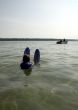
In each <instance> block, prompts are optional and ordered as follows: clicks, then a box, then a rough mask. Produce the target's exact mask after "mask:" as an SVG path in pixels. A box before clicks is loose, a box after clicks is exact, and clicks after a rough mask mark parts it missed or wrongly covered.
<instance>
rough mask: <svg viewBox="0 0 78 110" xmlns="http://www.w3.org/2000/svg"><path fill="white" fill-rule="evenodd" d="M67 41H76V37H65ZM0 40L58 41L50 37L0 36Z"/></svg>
mask: <svg viewBox="0 0 78 110" xmlns="http://www.w3.org/2000/svg"><path fill="white" fill-rule="evenodd" d="M67 40H68V41H78V39H67ZM0 41H58V39H51V38H0Z"/></svg>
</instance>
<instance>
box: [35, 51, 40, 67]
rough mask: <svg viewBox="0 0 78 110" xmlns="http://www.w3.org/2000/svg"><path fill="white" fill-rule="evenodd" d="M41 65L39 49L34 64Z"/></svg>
mask: <svg viewBox="0 0 78 110" xmlns="http://www.w3.org/2000/svg"><path fill="white" fill-rule="evenodd" d="M39 63H40V51H39V49H36V50H35V53H34V64H35V65H36V64H39Z"/></svg>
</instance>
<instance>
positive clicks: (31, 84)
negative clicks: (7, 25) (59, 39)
mask: <svg viewBox="0 0 78 110" xmlns="http://www.w3.org/2000/svg"><path fill="white" fill-rule="evenodd" d="M27 46H28V47H30V50H31V61H32V62H33V55H34V51H35V49H36V48H39V49H40V52H41V61H40V65H38V66H35V65H34V66H33V69H32V71H30V70H27V71H22V70H21V69H20V66H19V65H20V62H21V60H22V56H23V51H24V49H25V48H26V47H27ZM0 110H78V42H71V41H69V42H68V44H62V45H57V44H56V42H55V41H2V42H1V41H0Z"/></svg>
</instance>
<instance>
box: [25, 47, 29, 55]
mask: <svg viewBox="0 0 78 110" xmlns="http://www.w3.org/2000/svg"><path fill="white" fill-rule="evenodd" d="M25 54H27V55H30V49H29V47H27V48H26V49H25V50H24V55H25Z"/></svg>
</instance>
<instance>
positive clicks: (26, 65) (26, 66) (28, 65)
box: [20, 62, 32, 69]
mask: <svg viewBox="0 0 78 110" xmlns="http://www.w3.org/2000/svg"><path fill="white" fill-rule="evenodd" d="M20 67H21V69H30V68H32V63H31V62H22V63H21V64H20Z"/></svg>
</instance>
